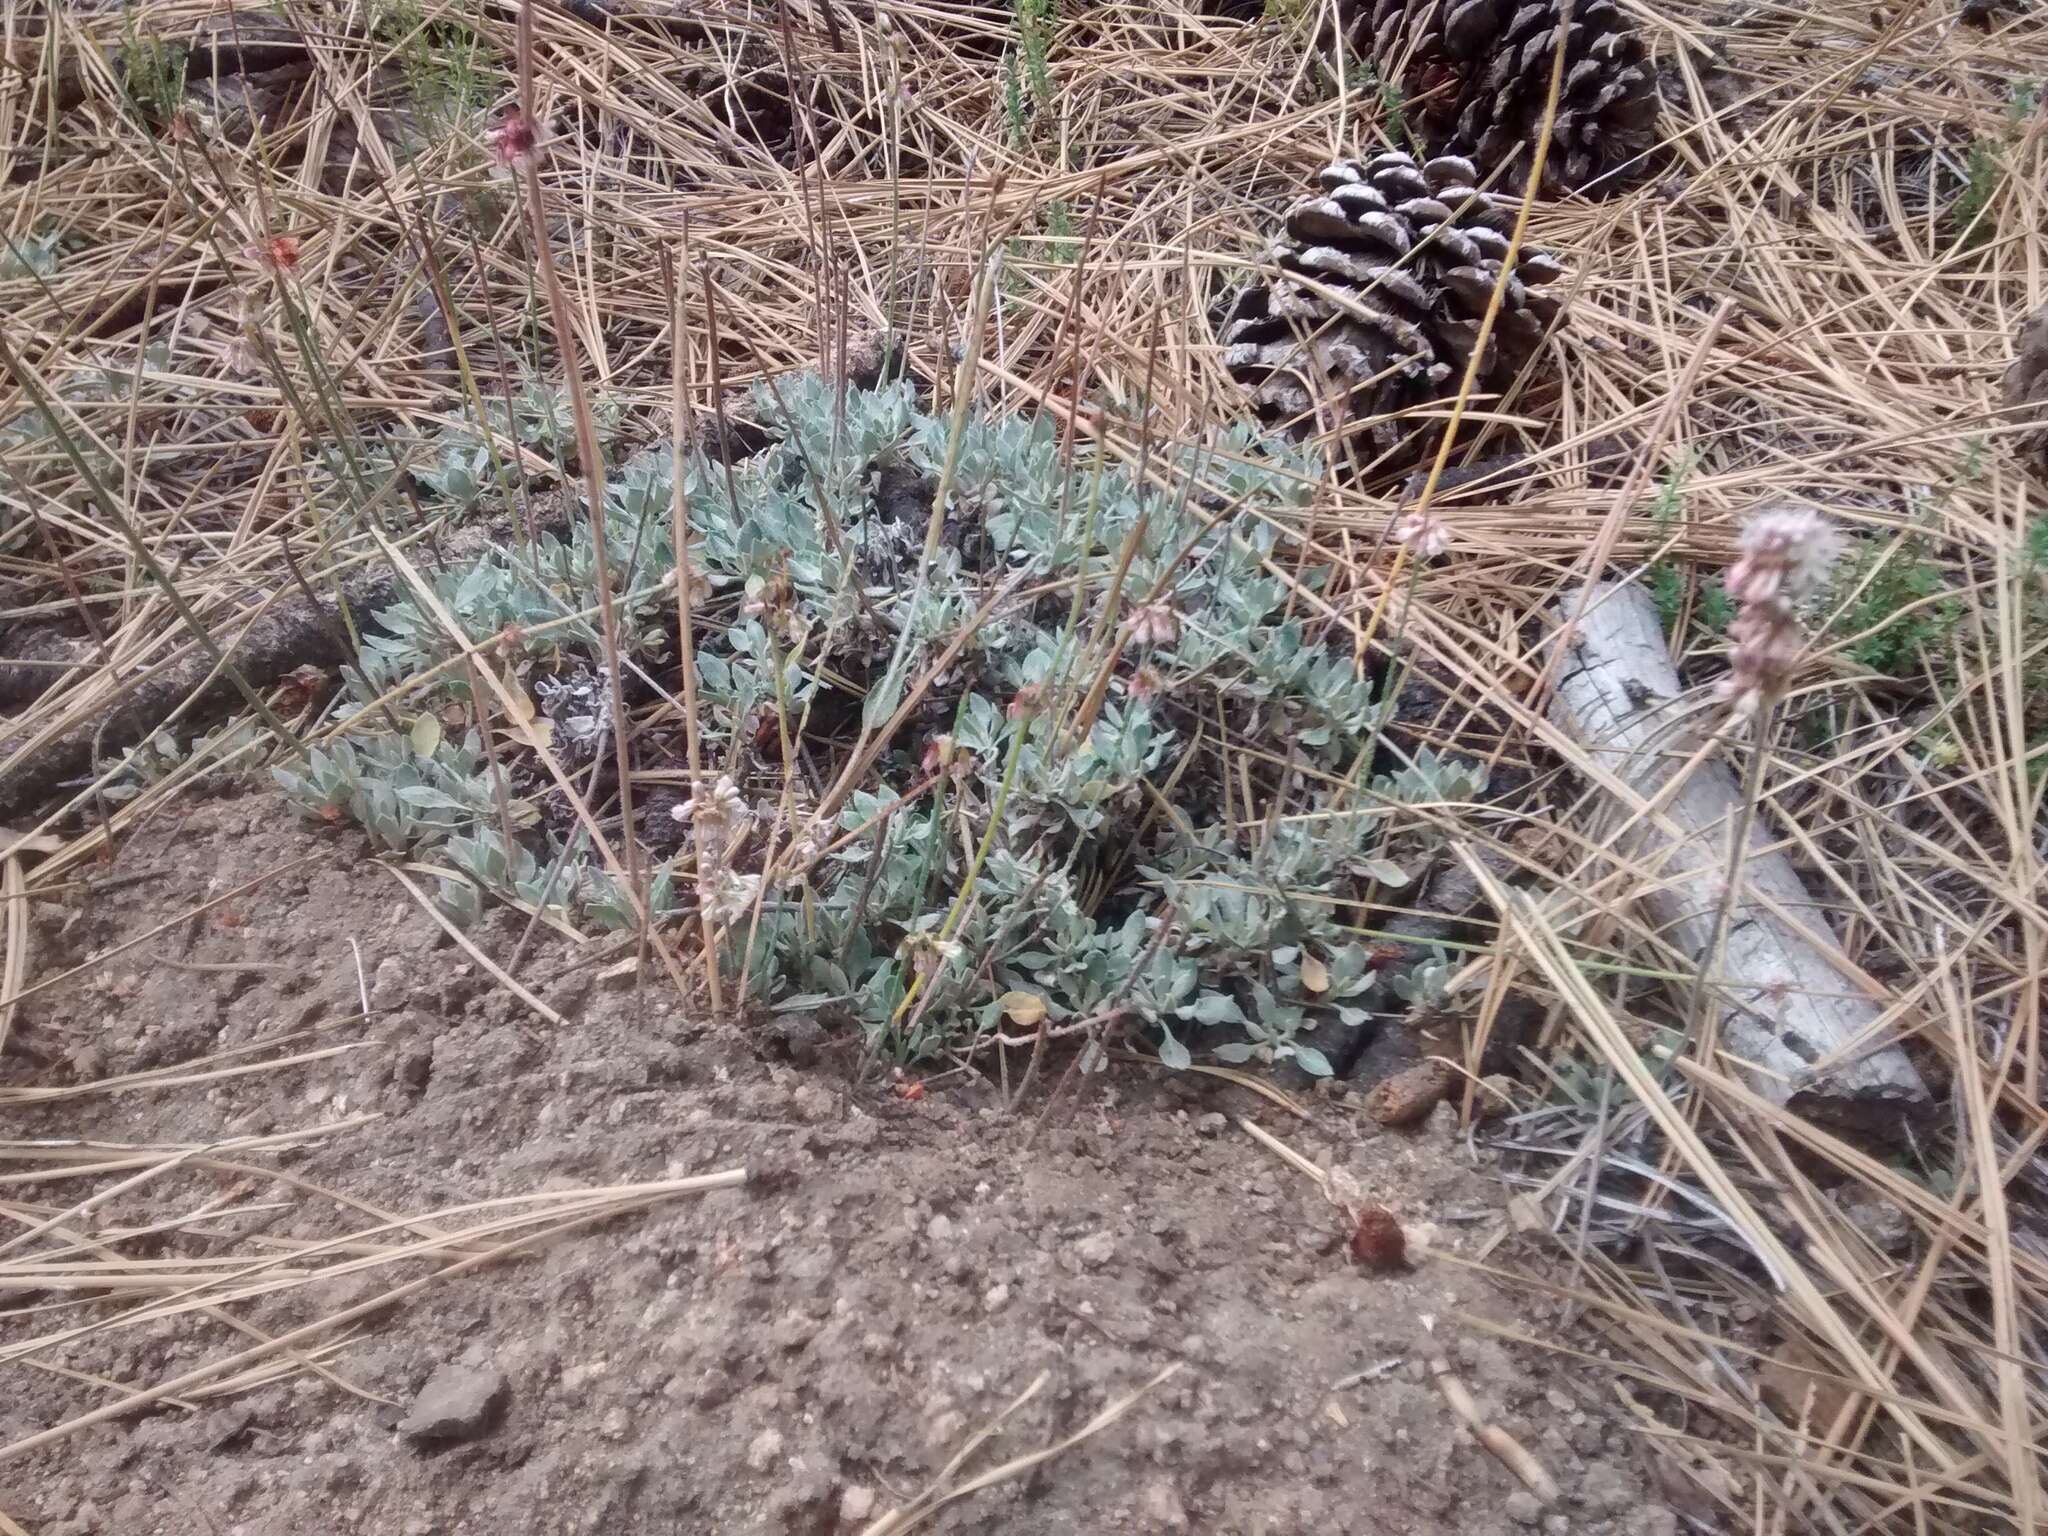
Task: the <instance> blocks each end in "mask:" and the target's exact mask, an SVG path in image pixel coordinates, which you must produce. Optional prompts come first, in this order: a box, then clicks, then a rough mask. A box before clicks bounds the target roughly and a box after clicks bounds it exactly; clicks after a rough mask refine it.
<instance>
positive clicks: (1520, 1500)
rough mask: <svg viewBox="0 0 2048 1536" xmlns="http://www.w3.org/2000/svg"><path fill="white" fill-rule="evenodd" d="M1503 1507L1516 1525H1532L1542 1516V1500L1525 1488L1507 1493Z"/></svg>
mask: <svg viewBox="0 0 2048 1536" xmlns="http://www.w3.org/2000/svg"><path fill="white" fill-rule="evenodd" d="M1503 1508H1505V1509H1506V1510H1507V1515H1508V1518H1509V1519H1510V1520H1512V1521H1514V1522H1515V1524H1517V1525H1534V1524H1536V1522H1537V1521H1539V1520H1541V1519H1542V1518H1543V1503H1542V1501H1541V1500H1540V1499H1538V1498H1537V1497H1536V1495H1535V1494H1533V1493H1531V1492H1530V1491H1529V1490H1528V1489H1526V1488H1517V1489H1516V1490H1515V1491H1514V1492H1513V1493H1511V1494H1509V1495H1508V1496H1507V1502H1506V1504H1505V1505H1504V1506H1503Z"/></svg>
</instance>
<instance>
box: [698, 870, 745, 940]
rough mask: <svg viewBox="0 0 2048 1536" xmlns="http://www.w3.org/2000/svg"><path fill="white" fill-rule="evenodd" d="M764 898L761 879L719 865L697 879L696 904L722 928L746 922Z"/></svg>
mask: <svg viewBox="0 0 2048 1536" xmlns="http://www.w3.org/2000/svg"><path fill="white" fill-rule="evenodd" d="M760 894H761V877H760V876H759V875H742V874H737V873H735V872H734V871H732V870H730V869H728V868H726V866H725V865H723V864H717V865H714V866H712V867H711V868H710V869H708V870H706V871H705V872H704V873H703V874H701V875H699V876H698V878H697V904H698V905H699V906H700V907H702V908H703V910H704V915H705V916H706V917H708V918H710V919H711V921H712V923H713V924H714V925H715V926H717V927H720V928H727V927H730V926H731V925H732V924H734V923H737V922H741V921H743V920H744V919H745V918H746V916H747V914H748V913H750V912H752V911H753V910H754V902H755V900H756V898H758V897H759V896H760Z"/></svg>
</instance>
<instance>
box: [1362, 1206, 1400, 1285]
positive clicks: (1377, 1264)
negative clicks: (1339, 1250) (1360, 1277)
mask: <svg viewBox="0 0 2048 1536" xmlns="http://www.w3.org/2000/svg"><path fill="white" fill-rule="evenodd" d="M1351 1257H1352V1258H1353V1259H1355V1260H1357V1261H1358V1262H1359V1263H1360V1264H1363V1265H1364V1266H1365V1267H1366V1268H1367V1269H1370V1270H1375V1271H1377V1272H1379V1273H1381V1274H1386V1273H1388V1272H1390V1271H1392V1270H1397V1269H1406V1268H1407V1267H1408V1234H1407V1233H1405V1232H1403V1231H1402V1230H1401V1223H1400V1222H1399V1221H1397V1220H1395V1218H1394V1213H1393V1212H1392V1211H1390V1210H1388V1209H1387V1208H1386V1207H1385V1206H1384V1205H1368V1206H1367V1207H1366V1208H1365V1209H1364V1210H1362V1211H1360V1212H1359V1213H1358V1226H1357V1227H1356V1229H1354V1230H1353V1232H1352V1234H1351Z"/></svg>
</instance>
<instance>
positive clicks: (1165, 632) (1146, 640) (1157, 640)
mask: <svg viewBox="0 0 2048 1536" xmlns="http://www.w3.org/2000/svg"><path fill="white" fill-rule="evenodd" d="M1129 630H1130V637H1131V644H1133V645H1139V646H1151V645H1171V644H1173V642H1174V641H1176V640H1178V639H1179V638H1180V614H1179V612H1178V611H1177V610H1176V609H1175V608H1174V606H1173V604H1171V603H1140V604H1139V605H1138V606H1137V607H1136V608H1135V609H1133V610H1132V612H1131V618H1130V624H1129Z"/></svg>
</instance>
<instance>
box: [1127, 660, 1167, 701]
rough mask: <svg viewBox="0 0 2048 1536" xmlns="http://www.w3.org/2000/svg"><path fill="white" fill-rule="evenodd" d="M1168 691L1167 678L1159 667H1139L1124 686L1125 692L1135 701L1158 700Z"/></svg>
mask: <svg viewBox="0 0 2048 1536" xmlns="http://www.w3.org/2000/svg"><path fill="white" fill-rule="evenodd" d="M1165 691H1166V678H1165V677H1164V676H1163V675H1161V673H1160V671H1159V669H1158V668H1157V667H1152V666H1143V665H1141V666H1139V667H1138V668H1137V670H1136V671H1134V672H1132V673H1131V675H1130V678H1129V680H1128V681H1126V682H1125V684H1124V692H1125V693H1126V694H1127V695H1129V696H1130V697H1131V698H1133V699H1139V700H1144V699H1151V698H1157V697H1158V696H1159V695H1160V694H1162V693H1164V692H1165Z"/></svg>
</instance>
